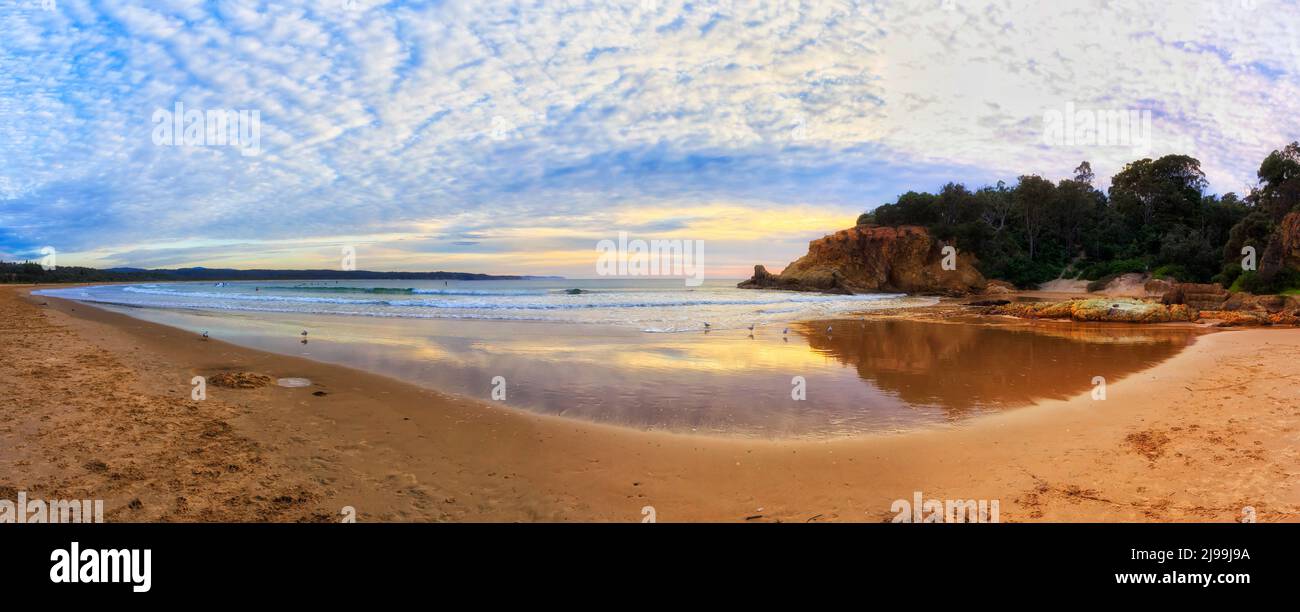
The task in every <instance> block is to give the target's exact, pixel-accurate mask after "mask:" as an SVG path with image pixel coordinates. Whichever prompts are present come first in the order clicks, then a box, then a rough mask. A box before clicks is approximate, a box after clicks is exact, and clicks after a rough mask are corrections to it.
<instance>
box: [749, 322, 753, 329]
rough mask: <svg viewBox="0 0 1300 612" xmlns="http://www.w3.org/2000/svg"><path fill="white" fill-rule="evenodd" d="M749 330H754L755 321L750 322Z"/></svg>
mask: <svg viewBox="0 0 1300 612" xmlns="http://www.w3.org/2000/svg"><path fill="white" fill-rule="evenodd" d="M749 331H754V324H753V323H750V324H749Z"/></svg>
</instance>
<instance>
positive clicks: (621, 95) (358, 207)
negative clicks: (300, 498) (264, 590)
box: [0, 0, 1300, 276]
mask: <svg viewBox="0 0 1300 612" xmlns="http://www.w3.org/2000/svg"><path fill="white" fill-rule="evenodd" d="M0 20H2V22H3V34H0V259H16V258H17V259H21V258H27V257H32V258H36V257H39V255H38V254H37V252H38V250H39V249H40V248H41V247H42V246H46V245H49V246H53V247H55V248H56V249H57V250H58V254H59V255H58V263H59V264H61V265H89V266H96V267H111V266H140V267H179V266H190V265H204V266H209V267H245V268H246V267H295V268H303V267H319V268H335V267H337V266H338V262H339V258H340V250H341V247H342V246H343V245H353V246H354V247H355V249H356V253H357V265H358V267H360V268H363V269H376V270H433V269H442V270H458V271H473V272H497V273H524V274H541V273H557V274H566V275H570V276H584V275H585V276H591V275H593V273H594V262H595V259H596V252H595V245H596V243H597V241H599V240H602V239H606V238H616V237H617V234H618V232H619V231H626V232H628V233H629V234H630V235H632V236H633V237H641V238H682V239H696V240H705V242H706V245H707V248H706V257H707V259H706V263H707V264H708V268H709V273H710V274H711V275H713V276H745V275H747V273H748V269H749V267H750V266H752V265H753V264H754V263H764V264H768V265H769V266H770V267H773V268H780V267H781V266H783V265H784V264H785V263H787V262H788V261H789V260H790V259H792V258H794V257H796V256H798V255H801V254H802V253H803V252H804V250H805V248H806V244H807V241H808V240H809V239H812V238H816V237H818V236H821V235H823V234H825V233H827V232H830V231H833V230H836V229H840V228H843V227H848V226H849V225H851V224H852V223H853V220H854V218H855V217H856V215H857V214H858V213H859V212H862V211H863V210H866V209H869V208H872V207H874V206H876V205H878V204H880V203H883V202H887V201H892V200H893V199H894V197H896V196H897V195H898V194H899V193H901V192H904V191H907V190H912V189H915V190H934V189H936V188H938V187H939V186H940V185H941V184H942V183H944V182H946V181H948V180H957V181H963V182H966V183H967V184H968V185H971V186H973V187H977V186H980V185H983V184H989V183H993V182H996V181H997V180H999V179H1004V180H1007V181H1008V182H1014V180H1015V177H1016V176H1018V175H1020V174H1027V173H1037V174H1041V175H1043V176H1047V177H1050V178H1053V179H1058V178H1063V177H1066V176H1068V175H1069V174H1070V171H1071V170H1072V169H1073V168H1074V167H1075V166H1076V165H1077V164H1078V162H1079V161H1081V160H1085V159H1086V160H1089V161H1091V162H1092V164H1093V168H1094V170H1095V171H1096V173H1097V175H1098V176H1099V177H1109V176H1110V175H1111V174H1113V173H1114V172H1115V171H1116V170H1118V169H1119V168H1120V167H1121V166H1122V165H1123V164H1124V163H1125V162H1127V161H1130V160H1132V159H1135V158H1139V157H1143V156H1158V155H1163V154H1166V153H1188V154H1191V155H1194V156H1196V157H1198V158H1199V159H1200V160H1201V161H1202V163H1203V166H1204V168H1205V170H1206V172H1207V174H1208V175H1209V178H1210V182H1211V189H1212V190H1213V191H1215V192H1220V193H1223V192H1228V191H1237V192H1243V191H1245V190H1246V189H1248V188H1249V186H1250V185H1252V184H1254V182H1255V170H1256V169H1257V168H1258V165H1259V161H1260V160H1261V159H1262V158H1263V157H1264V156H1265V155H1266V154H1267V153H1268V152H1269V151H1271V150H1273V149H1275V148H1280V147H1281V146H1283V145H1285V144H1286V143H1287V142H1290V141H1291V140H1295V139H1297V138H1300V129H1298V128H1300V112H1297V111H1298V110H1300V6H1297V5H1296V3H1295V2H1294V1H1293V0H1219V1H1217V2H1204V3H1191V2H1179V3H1177V4H1176V5H1174V4H1171V3H1168V2H1145V1H1140V0H1077V1H1060V0H1053V1H1051V2H1020V1H1003V2H985V1H978V0H908V1H905V2H904V1H880V2H840V1H835V0H817V1H815V2H814V1H809V0H805V1H797V0H771V1H766V2H763V1H757V0H731V1H723V2H717V3H713V2H689V3H682V2H675V1H670V0H606V1H603V2H594V1H593V2H588V1H586V0H555V1H551V0H546V1H541V0H535V1H533V0H530V1H523V2H505V1H501V2H498V1H494V0H481V1H463V2H462V1H454V2H453V1H448V2H418V1H414V0H412V1H397V0H394V1H388V2H385V1H382V0H302V1H298V0H267V1H262V0H147V1H146V0H135V1H126V0H123V1H118V0H0ZM177 104H181V105H183V106H184V108H185V109H189V110H196V109H197V110H202V111H240V110H245V111H256V112H257V113H258V117H259V123H258V124H257V125H256V127H257V130H256V131H255V132H250V133H251V134H255V136H256V139H255V142H252V144H256V149H252V148H250V147H249V146H246V145H249V144H250V141H244V142H243V143H241V144H239V145H236V146H229V145H227V146H220V145H215V144H212V143H210V142H208V143H204V142H191V143H189V145H188V146H187V144H186V143H185V142H184V140H183V139H179V141H178V142H171V141H167V140H166V137H167V136H166V135H165V134H164V135H163V136H160V132H159V126H160V125H162V124H164V123H168V121H167V120H166V119H161V120H160V119H159V118H160V117H165V115H160V114H159V111H168V112H171V111H174V110H175V109H176V106H177ZM1067 108H1068V109H1074V110H1075V111H1077V112H1080V113H1084V114H1087V113H1101V112H1105V111H1134V112H1139V113H1142V112H1145V113H1149V115H1148V116H1149V117H1150V118H1151V119H1150V129H1149V131H1143V130H1141V129H1139V128H1135V129H1138V131H1135V132H1132V135H1133V138H1132V139H1119V140H1115V141H1113V142H1095V143H1094V142H1089V141H1086V140H1085V141H1083V142H1075V143H1073V144H1071V143H1069V142H1064V141H1060V140H1057V141H1053V139H1052V137H1051V136H1050V135H1047V132H1046V130H1045V117H1048V116H1050V115H1051V113H1052V112H1053V111H1055V112H1058V113H1064V112H1065V111H1066V109H1067ZM1058 116H1059V115H1058ZM1079 116H1082V115H1079ZM1136 125H1138V126H1141V125H1142V124H1141V123H1140V122H1139V123H1138V124H1136ZM1127 135H1128V134H1125V136H1127ZM1142 136H1145V137H1144V138H1141V137H1142ZM160 138H161V140H160ZM1139 141H1140V142H1139ZM200 145H202V146H200ZM250 153H256V154H250ZM1103 182H1104V181H1103Z"/></svg>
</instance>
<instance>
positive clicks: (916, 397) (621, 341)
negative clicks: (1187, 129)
mask: <svg viewBox="0 0 1300 612" xmlns="http://www.w3.org/2000/svg"><path fill="white" fill-rule="evenodd" d="M118 310H119V311H120V312H126V313H128V314H131V315H132V316H137V317H140V318H144V319H147V320H152V321H156V322H160V323H165V324H168V325H173V326H177V327H182V328H186V329H193V330H200V329H207V330H210V333H211V334H212V336H213V337H214V338H218V339H222V340H227V341H230V342H234V343H236V344H241V345H245V346H250V347H253V348H259V349H263V350H270V351H274V352H279V353H283V354H290V355H300V356H305V357H309V358H312V359H317V360H321V361H327V362H332V363H339V364H343V365H348V366H352V367H356V368H360V369H364V370H368V371H372V372H376V373H380V374H384V375H387V376H392V377H394V378H399V379H403V380H408V381H411V382H414V383H416V384H422V385H427V386H430V387H433V388H436V389H440V390H444V391H448V392H452V393H457V394H462V395H465V396H469V397H473V398H478V399H482V400H487V401H491V391H492V388H493V383H492V380H493V378H494V377H497V376H501V377H504V379H505V380H506V390H507V394H506V398H507V399H506V401H505V402H504V403H505V404H506V405H509V406H512V407H516V408H521V409H526V410H533V411H537V412H542V413H547V414H556V415H563V416H567V417H573V418H580V419H587V420H592V421H598V422H604V423H613V424H618V425H625V426H630V427H637V428H642V429H660V430H671V431H682V432H691V431H694V432H709V433H725V434H730V435H750V436H765V437H783V436H820V435H840V434H852V433H862V432H878V431H893V430H901V429H907V428H913V427H916V426H920V425H925V424H932V423H944V422H953V421H956V420H959V419H961V418H964V417H967V416H970V415H973V414H977V413H980V412H983V411H989V410H1002V409H1006V408H1014V407H1017V406H1024V405H1027V404H1030V403H1033V402H1035V401H1037V400H1041V399H1045V398H1065V397H1069V396H1072V395H1074V394H1078V393H1082V392H1086V391H1088V390H1089V389H1090V388H1091V387H1092V378H1093V377H1094V376H1104V377H1106V380H1107V382H1108V383H1114V382H1115V381H1116V380H1118V379H1120V378H1121V377H1123V376H1124V375H1126V374H1129V373H1132V372H1134V371H1138V370H1141V369H1144V368H1147V367H1150V366H1151V365H1154V364H1156V363H1158V362H1159V361H1161V360H1164V359H1166V358H1168V357H1170V356H1172V355H1174V354H1175V353H1177V352H1178V351H1179V350H1180V349H1182V348H1183V347H1184V346H1186V345H1187V344H1188V343H1189V342H1190V341H1191V339H1192V338H1193V336H1194V335H1195V334H1196V333H1197V332H1195V331H1193V330H1190V329H1178V328H1167V327H1160V328H1155V327H1139V326H1099V325H1085V324H1073V323H1047V324H1044V323H1037V324H1033V325H966V324H951V323H930V322H918V321H903V320H870V321H868V320H835V321H811V322H803V323H793V324H791V325H790V326H789V332H788V333H782V328H781V327H760V328H758V329H756V330H755V331H754V333H753V334H752V335H751V334H750V333H749V332H747V331H745V330H740V331H725V332H712V333H703V332H700V333H674V334H649V333H640V332H635V331H629V330H623V329H614V328H608V327H603V326H597V325H577V324H553V323H505V322H495V321H447V320H411V319H391V320H390V319H379V318H374V319H369V318H356V317H341V316H328V315H316V316H303V315H277V314H268V313H233V314H232V313H205V312H199V311H164V310H144V309H135V308H129V309H118ZM828 326H833V329H832V330H831V332H830V333H827V331H826V328H827V327H828ZM303 329H308V330H310V331H311V335H310V338H311V342H310V343H308V344H303V343H301V342H300V339H299V333H300V331H301V330H303ZM278 374H280V375H285V376H292V375H293V373H292V372H283V373H278ZM797 376H798V377H803V379H804V381H805V383H806V386H805V389H806V400H803V401H796V400H794V399H792V397H791V391H792V389H793V380H794V377H797Z"/></svg>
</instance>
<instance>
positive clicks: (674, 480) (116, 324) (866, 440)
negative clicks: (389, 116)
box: [0, 287, 1300, 522]
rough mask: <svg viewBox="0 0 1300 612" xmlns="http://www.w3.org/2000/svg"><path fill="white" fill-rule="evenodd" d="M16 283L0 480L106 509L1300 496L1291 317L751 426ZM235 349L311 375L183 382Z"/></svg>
mask: <svg viewBox="0 0 1300 612" xmlns="http://www.w3.org/2000/svg"><path fill="white" fill-rule="evenodd" d="M29 290H30V288H23V287H5V288H2V289H0V313H3V316H2V317H0V318H2V319H3V321H4V324H3V325H0V498H7V499H12V498H13V495H14V494H15V493H16V491H27V492H28V493H29V496H35V495H39V496H41V497H44V498H86V497H91V498H102V499H104V500H105V502H106V503H105V507H106V516H107V519H108V520H110V521H157V520H175V521H293V520H337V519H338V518H340V510H341V509H342V508H343V507H344V506H352V507H354V508H356V510H357V513H358V519H359V520H362V521H432V520H445V521H618V522H634V521H640V520H641V519H642V513H641V512H642V508H643V507H645V506H652V507H654V509H655V514H656V517H657V519H658V520H659V521H746V520H748V521H750V522H761V521H784V522H810V521H812V522H820V521H882V520H889V519H890V518H892V517H893V513H892V512H891V511H890V505H891V504H892V502H893V501H894V500H896V499H911V498H912V495H913V492H914V491H922V492H923V494H924V496H925V497H926V498H935V499H987V500H998V501H999V502H1000V506H1001V519H1002V520H1003V521H1034V520H1046V521H1233V520H1238V519H1239V518H1240V517H1241V516H1242V508H1243V507H1244V506H1252V507H1254V508H1255V511H1256V516H1257V518H1258V520H1260V521H1278V520H1291V521H1294V520H1297V519H1298V518H1300V489H1297V487H1296V486H1295V484H1296V477H1297V476H1296V474H1297V472H1300V451H1297V450H1296V448H1297V445H1296V442H1297V440H1298V439H1300V433H1298V431H1297V425H1298V424H1300V400H1297V399H1296V395H1295V393H1294V385H1295V382H1296V381H1297V380H1300V359H1297V357H1300V330H1291V329H1287V330H1247V331H1231V332H1222V333H1215V334H1211V335H1207V336H1203V337H1201V338H1199V339H1198V340H1197V341H1196V343H1195V344H1193V345H1192V346H1191V347H1189V348H1187V349H1186V350H1184V351H1183V352H1181V353H1179V354H1178V355H1176V356H1174V357H1172V358H1170V359H1168V360H1166V361H1164V362H1162V363H1160V364H1159V365H1156V366H1154V367H1153V368H1151V369H1149V370H1146V371H1143V372H1141V373H1138V374H1135V375H1132V376H1128V377H1126V378H1124V379H1122V380H1119V381H1116V382H1112V383H1110V384H1108V386H1107V398H1106V400H1105V401H1095V400H1093V399H1091V397H1090V395H1089V393H1088V392H1087V391H1083V392H1081V393H1078V394H1075V395H1072V396H1070V397H1068V398H1065V399H1048V400H1042V401H1038V402H1036V403H1035V405H1033V406H1031V407H1027V408H1022V409H1018V410H1013V411H1007V412H1003V413H997V414H991V415H987V416H981V417H978V418H974V419H970V420H967V421H964V422H963V423H962V424H961V425H960V426H956V427H947V428H942V429H937V430H925V431H916V432H912V433H907V434H901V435H865V436H854V437H849V438H834V439H826V440H762V439H735V438H722V437H711V436H704V435H680V434H668V433H661V432H645V431H636V430H632V429H628V428H621V427H614V426H609V425H602V424H596V423H590V422H583V421H578V420H572V419H566V418H562V417H556V416H549V415H541V414H533V413H528V412H524V411H520V410H515V409H510V408H502V407H500V406H497V405H493V404H489V403H484V402H479V401H474V400H472V399H468V398H462V397H453V396H449V395H445V394H442V393H439V392H436V391H432V390H429V389H424V388H421V387H417V386H414V385H411V384H409V383H405V382H401V381H398V380H396V379H391V378H386V377H383V376H379V375H375V374H371V373H366V372H362V371H358V370H353V369H348V368H344V367H341V366H337V365H332V364H326V363H321V362H316V361H311V360H307V359H302V358H297V357H291V356H283V355H276V354H272V353H267V352H262V351H257V350H252V349H247V348H242V347H237V346H234V345H231V344H227V343H224V342H221V341H218V340H209V341H202V340H200V339H199V338H197V337H196V336H195V335H194V334H191V333H187V332H184V331H181V330H177V329H173V328H169V327H165V326H160V325H157V324H153V323H148V322H144V321H140V320H137V319H132V318H130V317H127V316H125V315H121V314H117V313H112V312H108V311H105V310H101V309H96V308H93V307H89V306H85V305H82V304H77V303H72V302H65V301H61V300H56V299H45V298H39V297H37V298H28V297H25V296H26V293H27V292H28V291H29ZM41 302H46V303H47V304H48V305H46V306H41V305H39V304H40V303H41ZM227 371H251V372H258V373H262V374H266V375H269V376H271V377H274V378H278V377H304V378H309V379H311V380H312V381H314V383H315V385H313V386H310V387H306V388H296V389H289V388H283V387H278V386H266V387H261V388H255V389H225V388H220V387H214V386H209V388H208V398H207V399H206V400H202V401H193V400H191V399H190V397H189V394H190V389H191V387H190V379H191V378H192V377H193V376H196V375H202V376H208V377H209V378H211V377H212V376H214V375H216V374H219V373H221V372H227ZM33 494H35V495H33Z"/></svg>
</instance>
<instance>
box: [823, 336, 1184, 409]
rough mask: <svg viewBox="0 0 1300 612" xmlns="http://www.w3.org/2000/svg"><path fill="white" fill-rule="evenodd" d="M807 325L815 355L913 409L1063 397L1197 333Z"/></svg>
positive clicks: (1140, 364)
mask: <svg viewBox="0 0 1300 612" xmlns="http://www.w3.org/2000/svg"><path fill="white" fill-rule="evenodd" d="M822 324H824V322H816V321H812V322H807V323H804V324H800V326H799V327H800V333H801V334H805V335H806V337H807V339H808V342H809V345H810V346H811V347H812V348H813V350H815V351H818V352H820V353H822V354H825V355H829V356H832V357H834V358H835V359H837V360H839V361H840V362H841V363H843V364H845V365H850V366H853V367H854V368H856V370H857V371H858V373H859V375H860V376H861V377H862V379H863V380H866V381H869V382H871V383H872V384H874V385H876V386H878V387H880V388H881V389H884V390H886V391H889V392H892V393H896V394H897V395H898V397H899V398H900V399H901V400H903V401H904V402H906V403H907V404H909V405H925V406H938V407H942V408H944V410H945V411H947V413H948V418H950V419H952V418H959V417H961V416H964V415H965V414H966V413H967V412H969V411H971V410H980V409H990V408H1003V407H1013V406H1022V405H1027V404H1031V403H1033V402H1035V401H1037V400H1041V399H1046V398H1051V399H1063V398H1066V397H1070V396H1072V395H1075V394H1077V393H1080V392H1083V391H1086V390H1088V389H1089V388H1090V387H1091V381H1092V378H1093V377H1094V376H1104V377H1106V379H1107V380H1109V381H1112V382H1113V381H1115V380H1117V379H1118V378H1120V377H1122V376H1124V375H1126V374H1129V373H1132V372H1134V371H1138V370H1141V369H1145V368H1147V367H1150V366H1152V365H1154V364H1156V363H1158V362H1160V361H1162V360H1164V359H1166V358H1168V357H1171V356H1173V355H1174V354H1175V353H1176V352H1178V351H1179V350H1180V349H1181V348H1182V347H1184V346H1186V345H1187V343H1188V342H1189V341H1190V340H1191V338H1192V337H1193V335H1194V334H1195V333H1196V332H1195V331H1193V330H1190V329H1185V328H1168V329H1162V330H1157V329H1153V328H1138V327H1127V328H1121V327H1113V326H1089V325H1086V324H1063V325H1061V326H1059V327H1054V326H1037V325H1036V326H991V325H953V324H930V323H918V322H915V321H902V320H896V321H856V322H848V321H837V322H836V327H835V334H834V335H826V334H824V333H819V332H818V331H817V330H819V329H820V328H821V327H820V326H821V325H822Z"/></svg>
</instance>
